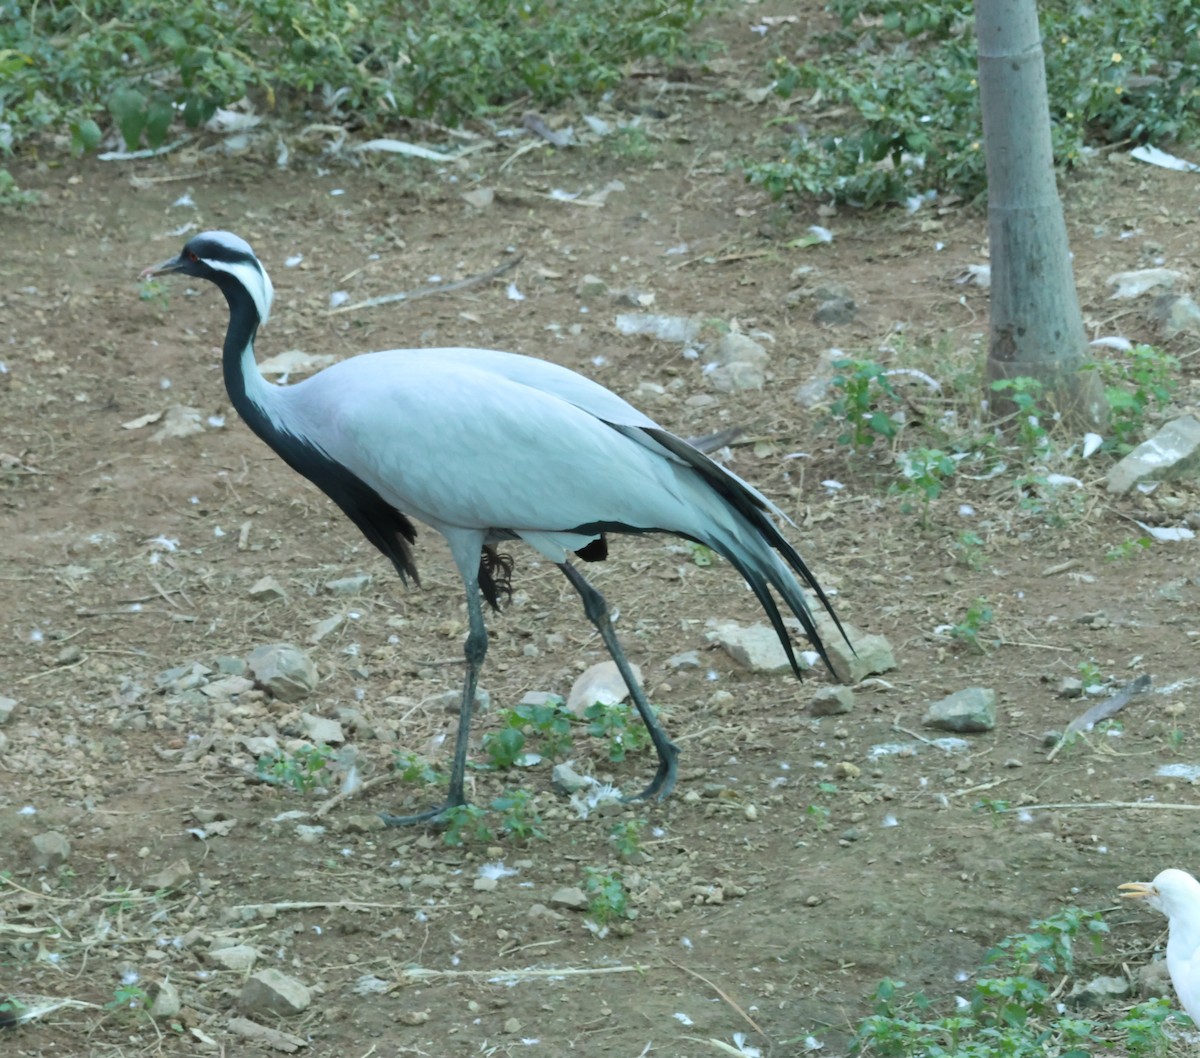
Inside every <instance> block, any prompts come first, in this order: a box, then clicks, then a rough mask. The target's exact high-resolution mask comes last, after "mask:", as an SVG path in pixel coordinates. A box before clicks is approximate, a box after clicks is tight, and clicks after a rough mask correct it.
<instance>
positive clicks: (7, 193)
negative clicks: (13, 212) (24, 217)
mask: <svg viewBox="0 0 1200 1058" xmlns="http://www.w3.org/2000/svg"><path fill="white" fill-rule="evenodd" d="M37 200H38V194H37V192H36V191H22V190H21V189H20V188H19V187H18V186H17V181H16V179H15V178H14V177H13V175H12V173H10V172H9V171H8V170H7V169H5V168H4V167H3V166H0V206H29V205H32V204H33V203H34V202H36V201H37Z"/></svg>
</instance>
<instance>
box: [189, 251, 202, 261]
mask: <svg viewBox="0 0 1200 1058" xmlns="http://www.w3.org/2000/svg"><path fill="white" fill-rule="evenodd" d="M188 260H189V261H199V260H200V255H199V254H197V253H196V251H195V250H188Z"/></svg>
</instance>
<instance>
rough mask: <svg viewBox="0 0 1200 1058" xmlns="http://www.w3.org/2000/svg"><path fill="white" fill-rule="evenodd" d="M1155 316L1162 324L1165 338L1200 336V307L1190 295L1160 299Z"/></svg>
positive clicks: (1155, 308) (1169, 296) (1168, 296)
mask: <svg viewBox="0 0 1200 1058" xmlns="http://www.w3.org/2000/svg"><path fill="white" fill-rule="evenodd" d="M1154 315H1155V316H1156V317H1158V319H1159V320H1160V321H1161V322H1162V325H1163V337H1165V338H1176V337H1178V336H1179V335H1181V334H1200V305H1197V304H1196V302H1195V300H1194V299H1193V298H1192V296H1191V295H1190V294H1179V295H1167V296H1166V297H1162V298H1159V299H1158V301H1157V302H1156V303H1155V305H1154Z"/></svg>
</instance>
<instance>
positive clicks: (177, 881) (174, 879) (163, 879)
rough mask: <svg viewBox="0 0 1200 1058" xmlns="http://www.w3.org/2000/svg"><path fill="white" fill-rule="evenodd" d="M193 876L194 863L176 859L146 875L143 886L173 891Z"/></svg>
mask: <svg viewBox="0 0 1200 1058" xmlns="http://www.w3.org/2000/svg"><path fill="white" fill-rule="evenodd" d="M191 876H192V865H191V864H190V863H188V861H187V860H182V859H181V860H175V861H174V862H173V863H169V864H168V865H167V866H166V867H163V868H162V869H161V870H157V871H155V872H154V873H153V874H148V875H146V877H145V878H143V879H142V888H143V889H149V890H151V891H157V890H164V891H168V892H169V891H171V890H173V889H178V888H179V887H180V886H182V885H183V884H184V882H186V881H187V880H188V879H189V878H191Z"/></svg>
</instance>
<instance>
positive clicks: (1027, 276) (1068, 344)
mask: <svg viewBox="0 0 1200 1058" xmlns="http://www.w3.org/2000/svg"><path fill="white" fill-rule="evenodd" d="M975 32H976V34H977V36H978V38H979V96H980V103H981V107H982V110H983V133H984V150H985V152H986V158H987V176H988V241H989V243H990V248H991V266H992V284H991V340H990V343H989V347H988V359H987V379H988V383H989V393H988V398H989V400H990V402H991V407H992V408H993V409H994V410H995V411H997V412H1000V413H1005V412H1007V411H1010V410H1012V408H1013V405H1012V402H1011V401H1009V400H1007V399H1006V398H1005V394H1004V393H1003V392H999V393H998V392H991V391H990V385H991V383H993V382H995V381H997V380H999V379H1012V378H1021V377H1025V378H1033V379H1037V381H1039V382H1040V383H1041V384H1042V387H1043V389H1042V396H1041V397H1040V398H1039V404H1042V405H1043V406H1049V408H1050V409H1051V410H1054V411H1057V412H1060V413H1061V414H1062V416H1063V418H1064V420H1066V421H1068V422H1070V423H1071V424H1072V425H1075V426H1083V427H1087V428H1091V429H1095V428H1098V427H1102V426H1103V424H1104V423H1105V421H1106V420H1107V413H1108V408H1107V404H1106V402H1105V400H1104V388H1103V386H1102V385H1101V382H1100V378H1099V376H1098V373H1097V372H1096V371H1095V370H1092V369H1090V367H1089V365H1090V364H1091V357H1090V355H1089V350H1088V344H1087V336H1086V335H1085V333H1084V329H1083V317H1082V315H1081V314H1080V311H1079V297H1078V295H1077V294H1076V292H1075V279H1074V275H1073V274H1072V271H1071V256H1070V250H1069V248H1068V245H1067V226H1066V222H1065V221H1064V219H1063V211H1062V202H1061V201H1060V200H1059V197H1058V188H1057V186H1056V184H1055V178H1054V155H1053V150H1052V147H1051V143H1050V108H1049V104H1048V102H1047V96H1046V67H1045V59H1044V56H1043V53H1042V38H1041V29H1040V27H1039V25H1038V18H1037V5H1036V2H1035V0H975ZM1046 425H1049V424H1046Z"/></svg>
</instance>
